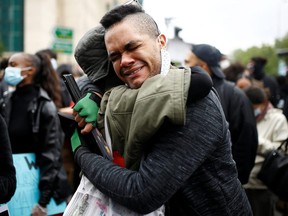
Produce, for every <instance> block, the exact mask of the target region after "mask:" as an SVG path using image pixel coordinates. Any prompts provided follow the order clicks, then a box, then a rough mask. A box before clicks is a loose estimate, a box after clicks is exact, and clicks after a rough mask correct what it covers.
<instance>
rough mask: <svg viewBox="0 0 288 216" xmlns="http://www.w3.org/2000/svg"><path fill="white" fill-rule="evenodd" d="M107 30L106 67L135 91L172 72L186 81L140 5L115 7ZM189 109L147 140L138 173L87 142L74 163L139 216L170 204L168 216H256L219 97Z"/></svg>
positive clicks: (190, 105)
mask: <svg viewBox="0 0 288 216" xmlns="http://www.w3.org/2000/svg"><path fill="white" fill-rule="evenodd" d="M101 24H102V25H103V27H104V29H105V32H104V35H103V36H104V42H105V45H106V48H105V49H106V54H107V53H108V57H109V61H108V62H107V63H110V64H111V65H112V66H113V69H114V74H116V75H117V77H118V78H119V79H120V80H121V81H122V83H125V84H126V86H127V88H129V89H130V90H131V91H136V90H138V89H140V90H142V87H144V86H146V85H147V83H148V82H149V81H151V80H153V79H154V78H156V77H157V76H158V77H161V76H159V75H162V71H163V74H169V73H170V72H171V70H172V69H174V70H179V76H180V71H181V70H183V69H177V68H176V69H175V68H172V66H171V65H170V63H171V62H170V61H167V59H166V58H165V49H164V47H165V45H166V37H165V36H164V35H163V34H161V33H160V32H159V29H158V27H157V25H156V23H155V21H154V20H153V19H152V17H151V16H149V15H148V14H146V13H145V12H144V11H143V10H142V9H140V8H139V7H135V6H133V5H122V6H119V7H116V8H114V9H112V10H111V11H109V12H108V13H107V14H106V15H105V16H104V17H103V18H102V20H101ZM86 53H88V52H86ZM106 58H107V57H106ZM78 63H79V62H78ZM167 63H168V64H167ZM79 65H81V64H80V63H79ZM167 65H168V67H166V66H167ZM185 70H188V71H189V68H188V69H185ZM84 71H85V69H84ZM167 72H168V73H167ZM93 75H95V76H96V77H97V74H94V73H93ZM98 75H99V74H98ZM164 76H165V75H164ZM166 76H167V75H166ZM176 76H177V74H176ZM90 77H91V76H90ZM192 80H193V75H192V76H191V81H192ZM191 85H192V86H193V84H191ZM157 87H159V86H156V85H152V86H150V89H151V90H153V88H157ZM150 89H149V88H147V90H150ZM171 94H172V95H173V94H174V92H173V91H172V92H171ZM90 96H91V95H90ZM90 96H89V97H90ZM83 99H84V98H83ZM155 102H157V99H156V100H155ZM124 103H125V101H124ZM76 105H77V104H76ZM101 105H102V103H101ZM182 105H183V104H182ZM182 105H181V106H182ZM148 106H153V104H146V105H145V106H144V107H143V108H142V110H143V113H142V114H141V115H139V118H137V119H136V120H139V121H141V120H142V119H143V117H144V116H145V115H146V114H147V113H146V112H145V110H144V109H145V107H147V108H149V107H148ZM177 106H178V104H177ZM179 106H180V104H179ZM185 107H186V110H185V113H184V114H185V118H186V119H185V124H184V125H174V124H172V123H171V122H169V121H168V120H164V122H163V125H161V127H160V128H159V130H157V131H156V132H155V134H153V136H152V137H151V138H150V139H149V140H148V141H146V143H145V144H146V145H145V148H144V150H143V154H142V160H141V162H140V166H139V168H138V169H137V170H133V171H132V170H130V169H125V168H122V167H120V166H118V165H116V164H113V162H111V161H109V160H106V159H105V158H103V157H102V156H100V155H97V154H95V153H93V152H91V150H90V149H89V148H87V147H86V146H84V145H82V144H81V143H80V144H79V145H78V146H77V147H76V148H75V151H74V158H75V160H76V161H77V163H78V164H79V166H80V167H81V169H82V172H83V174H84V175H85V176H86V177H87V178H88V179H89V180H90V181H91V182H92V183H93V185H94V186H95V187H96V188H98V189H99V190H100V191H101V192H102V193H104V194H106V195H108V196H109V197H110V198H111V199H113V200H114V201H115V202H117V203H119V204H121V205H123V206H125V207H127V208H129V209H131V210H133V211H136V212H138V213H139V214H147V213H149V212H151V211H154V210H155V209H157V208H159V207H160V206H161V205H163V204H165V215H203V216H204V215H206V216H209V215H211V216H212V215H213V216H215V215H219V216H220V215H221V216H222V215H252V213H251V208H250V205H249V202H248V199H247V196H246V194H245V191H244V189H243V187H242V185H241V183H240V181H239V179H238V178H237V169H236V165H235V162H234V161H233V159H232V154H231V148H230V146H231V143H230V137H229V131H228V124H227V122H226V121H225V116H224V113H223V111H222V108H221V104H220V102H219V100H218V98H217V96H216V93H215V91H214V90H212V91H209V93H208V95H207V96H205V97H204V98H202V99H199V100H197V101H196V102H192V101H188V102H187V103H186V106H185ZM164 108H166V107H164V106H163V110H164ZM163 110H161V109H159V108H158V109H157V110H154V112H153V113H152V114H154V115H155V116H156V117H157V116H158V115H159V114H160V113H161V112H162V111H163ZM175 114H177V113H175ZM107 117H108V116H107ZM110 120H111V119H110ZM119 129H122V128H121V127H120V128H119ZM145 129H146V128H145V127H143V130H145ZM108 132H109V131H108ZM112 136H113V134H112Z"/></svg>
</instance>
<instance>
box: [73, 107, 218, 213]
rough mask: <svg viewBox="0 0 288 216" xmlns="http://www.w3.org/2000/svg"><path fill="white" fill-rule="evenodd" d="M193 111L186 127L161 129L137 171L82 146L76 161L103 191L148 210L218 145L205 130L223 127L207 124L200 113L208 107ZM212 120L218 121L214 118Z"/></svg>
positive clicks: (135, 208)
mask: <svg viewBox="0 0 288 216" xmlns="http://www.w3.org/2000/svg"><path fill="white" fill-rule="evenodd" d="M193 110H194V111H195V109H193V107H192V108H191V107H190V108H188V114H187V119H189V120H188V121H187V124H186V125H185V126H181V127H180V126H173V125H167V126H166V127H165V126H164V127H163V128H161V129H160V131H158V133H157V134H156V135H155V137H154V138H152V139H151V141H150V142H151V144H152V145H150V144H149V145H150V146H151V149H150V151H149V153H148V154H147V156H146V158H145V159H144V160H143V161H142V163H141V165H140V168H139V171H137V172H136V171H131V170H128V169H124V168H121V167H119V166H117V165H115V164H113V163H112V162H111V161H108V160H105V159H104V158H102V157H101V156H99V155H97V154H94V153H91V152H90V151H89V149H88V148H86V147H83V146H81V147H80V148H79V149H78V150H77V151H76V153H75V160H76V161H77V163H78V164H79V166H80V167H81V169H82V171H83V173H84V175H85V176H86V177H87V178H88V179H89V180H90V181H91V182H92V183H93V184H94V185H95V187H97V188H98V189H99V190H100V191H102V192H103V193H105V194H106V195H108V196H110V197H111V198H112V199H114V200H115V201H116V202H118V203H120V204H122V205H124V206H126V207H127V208H129V209H131V210H133V211H136V212H138V213H141V214H146V213H149V212H151V211H153V210H155V209H157V208H159V207H160V206H161V205H163V204H164V203H166V202H167V201H168V200H169V199H170V198H171V197H172V196H173V195H174V194H175V193H176V191H178V190H179V189H180V188H181V187H183V186H184V185H185V184H186V182H187V180H188V179H189V178H190V177H191V175H193V173H194V172H195V170H196V169H198V168H199V166H201V164H203V162H204V161H205V159H206V158H207V157H208V155H210V154H211V153H212V152H213V151H214V150H215V148H216V146H215V145H213V144H211V143H215V142H214V141H213V140H211V139H213V138H212V137H211V136H210V137H208V136H207V133H206V131H207V130H212V131H213V130H220V129H219V128H221V126H220V127H217V128H216V129H215V128H213V127H214V126H215V125H214V126H212V125H213V124H205V123H204V122H205V121H203V119H202V117H201V115H202V116H203V112H205V111H204V110H207V108H206V107H205V106H198V108H197V109H196V110H197V113H196V114H195V113H194V111H193ZM196 115H197V116H196ZM196 117H197V118H196ZM209 121H210V120H209ZM211 121H216V120H215V119H214V118H213V117H211ZM207 127H208V128H207ZM218 132H219V131H218ZM220 133H221V132H220ZM196 140H197V141H196ZM195 149H198V151H195ZM199 151H201V153H202V154H199Z"/></svg>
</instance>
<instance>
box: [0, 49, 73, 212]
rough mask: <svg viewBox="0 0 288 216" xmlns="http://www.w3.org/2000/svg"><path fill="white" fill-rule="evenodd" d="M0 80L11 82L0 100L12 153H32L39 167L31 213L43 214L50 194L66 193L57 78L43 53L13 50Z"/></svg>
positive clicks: (56, 196)
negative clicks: (13, 89)
mask: <svg viewBox="0 0 288 216" xmlns="http://www.w3.org/2000/svg"><path fill="white" fill-rule="evenodd" d="M4 81H5V82H6V83H7V84H8V85H10V86H15V91H13V92H10V93H9V94H7V95H6V96H5V97H4V98H3V100H2V102H1V104H0V108H1V114H2V115H3V117H4V118H5V121H6V123H7V126H8V132H9V137H10V140H11V147H12V153H13V154H18V153H35V155H36V164H37V166H38V167H39V168H40V181H39V191H40V198H39V201H38V203H35V207H34V208H33V209H31V212H32V214H31V215H33V216H35V215H47V209H46V205H47V204H48V203H49V202H50V199H51V198H52V197H53V198H54V199H55V200H56V202H57V203H60V202H62V201H64V200H66V199H67V197H68V195H70V194H69V193H70V192H69V191H70V188H69V187H68V184H67V176H66V172H65V170H64V168H63V164H62V160H61V149H62V144H63V132H62V129H61V126H60V122H59V118H58V113H57V107H56V104H60V103H61V98H59V95H60V87H59V80H58V79H57V74H56V72H55V70H53V68H52V65H51V63H50V61H49V59H48V58H47V56H46V55H41V54H38V55H33V54H28V53H15V54H13V55H12V56H11V57H10V58H9V62H8V67H7V68H6V69H5V75H4Z"/></svg>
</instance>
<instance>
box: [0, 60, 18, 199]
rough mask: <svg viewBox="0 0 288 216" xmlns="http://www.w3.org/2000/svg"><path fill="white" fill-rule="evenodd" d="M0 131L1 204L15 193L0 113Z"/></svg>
mask: <svg viewBox="0 0 288 216" xmlns="http://www.w3.org/2000/svg"><path fill="white" fill-rule="evenodd" d="M2 66H3V65H2V62H1V67H2ZM1 70H2V68H1ZM1 73H2V71H1ZM2 78H3V76H1V77H0V82H1V81H2ZM1 83H2V82H1ZM0 100H1V97H0ZM0 131H1V133H0V164H1V165H0V204H3V203H7V202H8V201H9V200H10V199H11V197H12V196H13V195H14V193H15V190H16V171H15V167H14V165H13V158H12V150H11V145H10V139H9V135H8V129H7V125H6V123H5V121H4V119H3V117H2V115H1V114H0Z"/></svg>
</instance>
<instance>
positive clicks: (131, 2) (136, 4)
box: [123, 0, 142, 7]
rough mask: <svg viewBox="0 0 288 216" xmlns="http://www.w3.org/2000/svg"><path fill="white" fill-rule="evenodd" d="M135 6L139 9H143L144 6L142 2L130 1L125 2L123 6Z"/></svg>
mask: <svg viewBox="0 0 288 216" xmlns="http://www.w3.org/2000/svg"><path fill="white" fill-rule="evenodd" d="M130 4H131V5H135V6H138V7H142V5H141V4H140V2H139V1H138V0H129V1H127V2H125V3H124V4H123V5H130Z"/></svg>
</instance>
